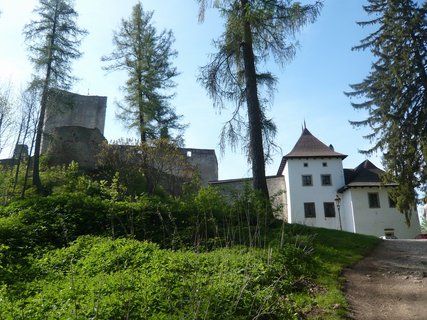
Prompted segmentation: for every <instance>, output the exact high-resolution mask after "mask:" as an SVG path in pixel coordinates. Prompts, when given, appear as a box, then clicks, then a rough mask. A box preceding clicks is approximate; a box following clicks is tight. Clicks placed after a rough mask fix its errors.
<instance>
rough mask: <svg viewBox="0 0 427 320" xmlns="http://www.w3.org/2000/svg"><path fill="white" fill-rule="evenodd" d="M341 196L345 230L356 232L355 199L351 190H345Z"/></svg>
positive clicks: (341, 210)
mask: <svg viewBox="0 0 427 320" xmlns="http://www.w3.org/2000/svg"><path fill="white" fill-rule="evenodd" d="M339 196H340V198H341V208H340V212H341V218H342V226H343V230H345V231H349V232H356V228H355V225H354V215H353V200H352V198H351V193H350V192H344V193H343V194H339Z"/></svg>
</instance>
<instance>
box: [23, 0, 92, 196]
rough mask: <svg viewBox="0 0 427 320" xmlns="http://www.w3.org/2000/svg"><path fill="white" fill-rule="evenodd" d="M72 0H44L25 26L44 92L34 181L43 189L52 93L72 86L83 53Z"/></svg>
mask: <svg viewBox="0 0 427 320" xmlns="http://www.w3.org/2000/svg"><path fill="white" fill-rule="evenodd" d="M73 4H74V1H72V0H40V2H39V6H38V7H37V8H36V9H35V10H34V14H35V15H36V16H37V19H35V20H32V21H31V22H30V23H28V24H27V25H26V26H25V28H24V36H25V42H26V43H27V45H28V51H29V53H30V60H31V62H32V63H33V65H34V69H35V71H36V74H35V75H34V80H33V85H37V86H39V88H40V90H41V92H42V94H41V102H40V114H39V121H38V125H37V133H36V139H35V148H34V160H33V185H35V186H36V187H37V189H38V190H41V189H42V185H41V181H40V174H39V157H40V149H41V140H42V133H43V125H44V120H45V113H46V105H47V99H48V93H49V90H50V89H51V88H60V89H68V88H69V87H70V86H71V84H72V82H73V80H74V79H75V78H74V77H73V76H72V72H71V62H72V60H74V59H77V58H79V57H80V56H81V55H82V54H81V52H80V51H79V50H78V47H79V46H80V43H81V39H82V37H83V36H84V35H86V33H87V32H86V30H84V29H80V28H79V27H78V26H77V23H76V19H77V16H78V14H77V12H76V11H75V10H74V8H73Z"/></svg>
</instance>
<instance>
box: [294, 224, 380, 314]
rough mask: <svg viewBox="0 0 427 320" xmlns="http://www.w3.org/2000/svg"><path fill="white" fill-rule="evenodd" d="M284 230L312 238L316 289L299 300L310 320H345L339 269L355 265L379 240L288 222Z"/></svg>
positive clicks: (344, 302) (345, 303) (340, 270)
mask: <svg viewBox="0 0 427 320" xmlns="http://www.w3.org/2000/svg"><path fill="white" fill-rule="evenodd" d="M287 232H288V233H290V234H293V235H298V236H299V237H301V238H306V239H312V241H313V245H314V254H315V259H316V261H317V263H318V273H317V278H316V284H317V285H318V287H317V288H314V289H313V291H315V292H316V291H317V292H316V294H315V295H314V296H313V295H312V296H310V295H300V296H299V297H298V303H299V304H300V305H301V308H302V309H303V310H304V311H305V314H306V316H307V318H309V319H322V320H323V319H345V318H346V317H345V315H346V313H347V307H348V305H347V302H346V300H345V297H344V295H343V291H342V289H343V284H344V279H343V277H342V270H343V268H345V267H348V266H351V265H353V264H355V263H356V262H357V261H359V260H360V259H362V258H363V257H364V256H366V255H367V254H368V253H370V252H371V251H372V250H373V249H374V248H375V247H376V245H378V243H379V241H380V240H379V239H378V238H376V237H373V236H366V235H360V234H354V233H350V232H345V231H338V230H330V229H324V228H311V227H306V226H302V225H288V226H287Z"/></svg>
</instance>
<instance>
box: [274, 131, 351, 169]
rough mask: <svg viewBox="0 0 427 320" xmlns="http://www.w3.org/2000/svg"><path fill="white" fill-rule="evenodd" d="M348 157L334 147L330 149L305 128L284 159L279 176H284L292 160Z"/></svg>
mask: <svg viewBox="0 0 427 320" xmlns="http://www.w3.org/2000/svg"><path fill="white" fill-rule="evenodd" d="M346 157H347V155H345V154H342V153H339V152H336V151H335V150H334V149H333V147H332V146H330V147H328V146H327V145H326V144H324V143H323V142H322V141H320V140H319V139H317V138H316V137H315V136H313V135H312V134H311V132H310V131H308V129H307V128H304V129H303V131H302V134H301V136H300V137H299V139H298V141H297V143H296V144H295V146H294V148H293V149H292V151H291V152H289V153H288V154H287V155H285V156H284V157H283V159H282V162H281V164H280V167H279V171H278V173H277V174H278V175H281V174H282V172H283V168H284V167H285V163H286V161H287V160H288V159H292V158H341V159H345V158H346Z"/></svg>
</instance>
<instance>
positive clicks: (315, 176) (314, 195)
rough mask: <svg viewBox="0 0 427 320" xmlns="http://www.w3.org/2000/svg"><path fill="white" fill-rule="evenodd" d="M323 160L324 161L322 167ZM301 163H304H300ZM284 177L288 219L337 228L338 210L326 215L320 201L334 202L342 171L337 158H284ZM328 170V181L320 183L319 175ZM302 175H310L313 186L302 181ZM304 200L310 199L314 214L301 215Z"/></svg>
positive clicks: (338, 226) (326, 172)
mask: <svg viewBox="0 0 427 320" xmlns="http://www.w3.org/2000/svg"><path fill="white" fill-rule="evenodd" d="M323 162H326V163H327V166H326V167H323V165H322V164H323ZM304 163H307V164H308V166H307V167H304ZM284 172H285V181H286V190H287V199H288V201H287V202H288V212H289V214H288V216H289V222H291V223H301V224H305V225H308V226H315V227H323V228H330V229H339V228H340V225H339V216H338V210H337V208H335V215H336V216H335V218H326V217H325V215H324V208H323V203H324V202H335V201H334V199H335V197H336V194H337V190H338V189H339V188H340V187H342V186H343V185H344V173H343V167H342V160H341V159H340V158H301V159H288V161H287V163H286V166H285V170H284ZM322 174H330V175H331V180H332V185H331V186H322V185H321V175H322ZM302 175H311V176H312V181H313V186H303V185H302ZM304 202H314V203H315V207H316V217H315V218H305V215H304Z"/></svg>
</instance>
